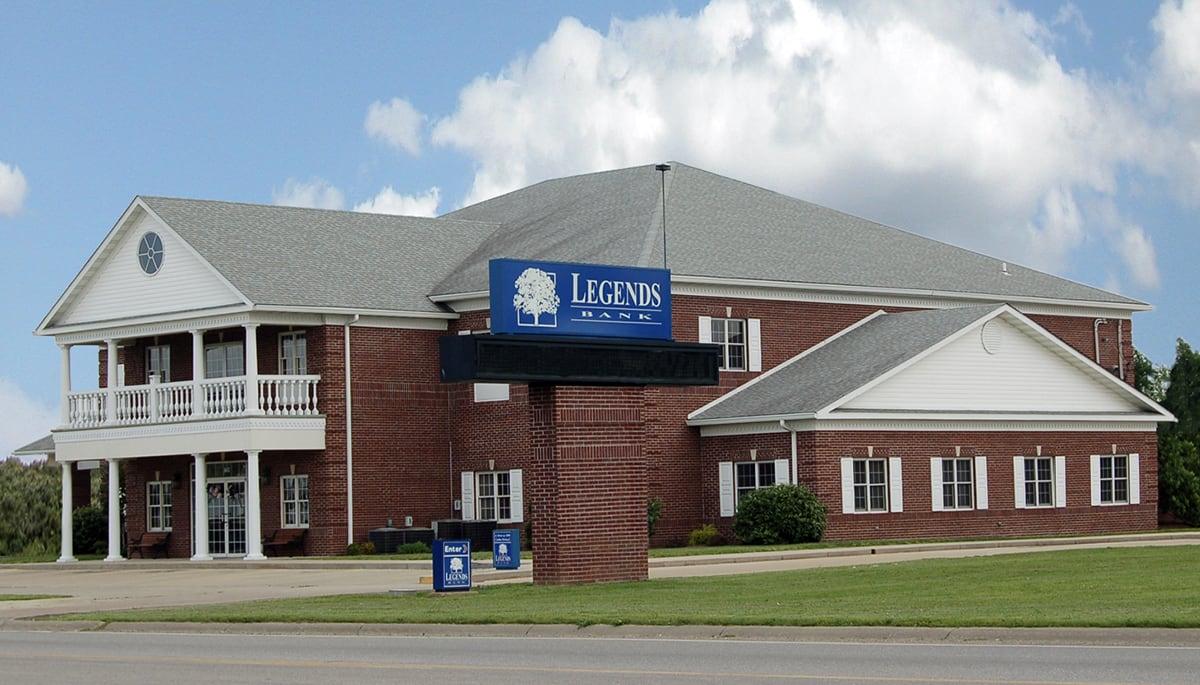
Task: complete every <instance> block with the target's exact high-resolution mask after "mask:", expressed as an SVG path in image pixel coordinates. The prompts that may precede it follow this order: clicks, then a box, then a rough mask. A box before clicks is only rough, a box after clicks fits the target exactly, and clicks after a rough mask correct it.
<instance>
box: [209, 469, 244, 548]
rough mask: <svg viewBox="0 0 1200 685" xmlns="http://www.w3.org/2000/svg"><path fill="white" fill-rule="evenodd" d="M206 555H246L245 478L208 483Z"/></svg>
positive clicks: (216, 480)
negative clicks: (207, 553)
mask: <svg viewBox="0 0 1200 685" xmlns="http://www.w3.org/2000/svg"><path fill="white" fill-rule="evenodd" d="M208 552H209V554H211V555H213V556H244V555H245V554H246V479H245V478H236V479H235V478H229V479H213V480H210V481H209V482H208Z"/></svg>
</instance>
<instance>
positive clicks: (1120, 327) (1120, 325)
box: [1117, 319, 1125, 380]
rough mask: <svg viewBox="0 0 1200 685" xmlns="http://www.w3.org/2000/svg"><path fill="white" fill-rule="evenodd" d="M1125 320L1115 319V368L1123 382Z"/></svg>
mask: <svg viewBox="0 0 1200 685" xmlns="http://www.w3.org/2000/svg"><path fill="white" fill-rule="evenodd" d="M1124 338H1125V320H1124V319H1117V367H1118V369H1119V371H1118V376H1119V377H1120V378H1121V380H1125V339H1124Z"/></svg>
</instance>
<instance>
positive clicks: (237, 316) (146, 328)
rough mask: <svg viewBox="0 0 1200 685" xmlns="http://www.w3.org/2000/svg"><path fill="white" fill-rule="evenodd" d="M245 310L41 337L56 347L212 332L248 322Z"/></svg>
mask: <svg viewBox="0 0 1200 685" xmlns="http://www.w3.org/2000/svg"><path fill="white" fill-rule="evenodd" d="M250 312H251V309H250V308H249V307H245V306H241V305H231V306H228V307H221V308H219V309H211V310H205V311H202V312H195V311H185V312H174V313H172V314H169V315H161V314H160V315H154V316H142V317H136V318H131V319H125V320H121V321H99V322H94V323H86V324H73V325H71V326H56V327H52V328H48V329H47V330H46V331H45V332H44V333H42V335H53V336H54V341H55V342H57V343H59V344H67V345H74V344H81V343H96V342H102V341H105V340H125V339H128V338H140V337H144V336H148V335H166V334H170V333H179V332H181V331H189V330H192V329H196V328H203V329H212V328H223V327H225V326H234V325H240V324H243V323H247V322H249V321H250Z"/></svg>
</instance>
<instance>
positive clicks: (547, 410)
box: [524, 385, 649, 585]
mask: <svg viewBox="0 0 1200 685" xmlns="http://www.w3.org/2000/svg"><path fill="white" fill-rule="evenodd" d="M642 395H643V394H642V388H640V387H635V388H629V387H611V388H610V387H591V386H553V385H531V386H530V388H529V412H530V413H529V417H530V418H529V421H530V440H531V448H532V452H533V455H532V456H533V459H532V468H531V469H530V477H527V478H526V479H525V488H524V494H525V499H526V501H527V502H528V504H529V505H530V520H531V521H532V522H533V555H534V563H533V582H534V583H535V584H539V585H561V584H567V583H589V582H611V581H626V580H646V579H647V578H648V577H649V562H648V560H647V548H648V544H647V530H646V492H647V489H646V477H647V468H646V457H645V453H644V451H643V444H644V440H645V425H644V423H643V419H642Z"/></svg>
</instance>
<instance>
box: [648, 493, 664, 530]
mask: <svg viewBox="0 0 1200 685" xmlns="http://www.w3.org/2000/svg"><path fill="white" fill-rule="evenodd" d="M661 517H662V498H661V497H651V498H650V501H648V502H646V530H647V531H648V532H649V535H650V537H653V536H654V527H655V526H657V525H658V519H660V518H661Z"/></svg>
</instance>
